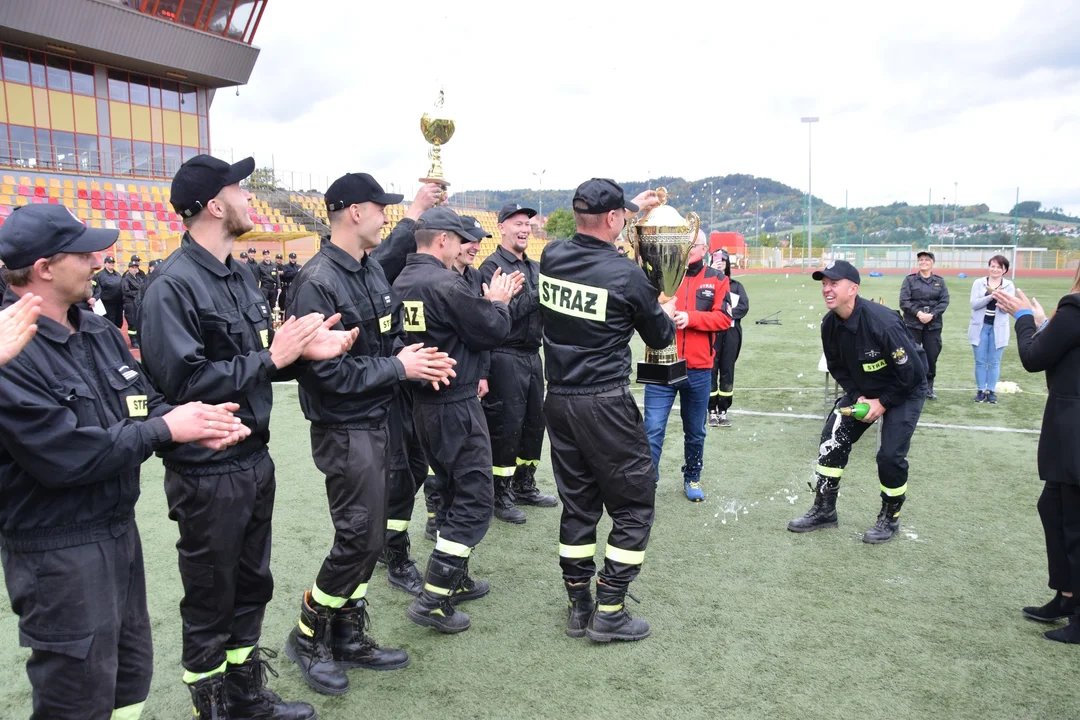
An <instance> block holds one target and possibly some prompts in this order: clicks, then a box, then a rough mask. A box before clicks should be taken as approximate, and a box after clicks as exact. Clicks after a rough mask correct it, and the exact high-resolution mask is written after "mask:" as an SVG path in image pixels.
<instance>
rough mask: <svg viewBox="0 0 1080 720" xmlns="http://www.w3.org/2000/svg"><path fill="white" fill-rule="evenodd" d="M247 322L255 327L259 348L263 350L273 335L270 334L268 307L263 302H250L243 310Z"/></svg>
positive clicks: (268, 345)
mask: <svg viewBox="0 0 1080 720" xmlns="http://www.w3.org/2000/svg"><path fill="white" fill-rule="evenodd" d="M244 314H245V316H246V317H247V320H248V323H250V325H251V326H252V327H253V328H255V334H256V335H257V336H258V338H259V346H258V347H259V349H260V350H265V349H266V348H268V347H270V341H271V340H273V336H272V335H271V334H270V332H271V327H270V307H269V306H268V305H267V304H266V303H265V302H257V303H252V304H251V305H248V306H247V309H246V310H245V311H244Z"/></svg>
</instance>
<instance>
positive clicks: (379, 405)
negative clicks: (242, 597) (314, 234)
mask: <svg viewBox="0 0 1080 720" xmlns="http://www.w3.org/2000/svg"><path fill="white" fill-rule="evenodd" d="M401 199H402V196H401V195H393V194H389V193H386V192H384V191H383V189H382V187H381V186H380V185H379V184H378V183H377V182H376V181H375V179H374V178H372V177H371V176H370V175H368V174H366V173H350V174H348V175H345V176H343V177H341V178H339V179H337V180H335V181H334V183H333V184H332V185H330V187H329V188H328V189H327V191H326V208H327V214H328V215H329V220H330V236H329V237H328V238H327V239H326V240H324V241H323V243H322V246H321V247H320V248H319V252H318V253H316V255H315V257H314V258H312V260H311V261H310V262H309V263H308V264H307V265H306V266H305V268H304V270H303V271H301V272H300V274H299V275H298V276H297V278H296V281H295V284H294V293H293V296H292V300H291V302H290V304H289V312H290V314H292V315H301V316H302V315H306V314H308V313H313V312H317V313H322V314H324V315H333V314H335V313H340V314H341V322H340V326H341V327H343V328H344V329H345V330H348V331H350V332H356V333H358V338H357V341H356V342H355V343H354V344H353V346H352V349H351V350H350V352H349V353H348V354H346V355H342V356H341V357H338V358H334V359H332V360H326V361H322V362H315V363H312V364H311V367H310V368H309V369H308V371H307V372H306V373H305V374H304V375H302V376H301V377H300V407H301V409H302V410H303V412H304V416H305V417H306V418H307V419H308V420H309V421H310V422H311V454H312V458H313V459H314V461H315V465H316V467H318V468H319V469H320V470H321V471H322V472H323V473H324V474H325V475H326V492H327V498H328V500H329V503H330V515H331V518H332V520H333V524H334V528H335V536H334V544H333V547H332V548H331V550H330V554H329V555H328V556H327V557H326V559H325V561H324V562H323V564H322V568H321V569H320V571H319V574H318V577H317V578H316V580H315V584H314V586H313V587H312V589H311V590H310V591H309V592H306V593H305V594H304V598H303V600H302V603H301V613H300V622H299V624H298V625H297V626H296V627H294V628H293V629H292V632H291V633H290V634H289V638H288V640H287V642H286V647H285V652H286V654H287V655H288V656H289V658H290V659H291V660H293V661H295V662H296V663H297V665H298V666H299V667H300V671H301V673H302V674H303V676H304V679H305V680H306V681H307V683H308V684H309V685H311V686H312V687H313V688H315V689H316V690H318V691H319V692H323V693H327V694H330V695H340V694H343V693H345V692H346V691H347V690H348V689H349V681H348V678H347V677H346V675H345V672H344V669H345V668H352V667H362V668H370V669H375V670H395V669H398V668H403V667H405V666H407V665H408V664H409V656H408V655H407V654H406V653H405V652H404V651H402V650H392V649H386V650H384V649H380V648H379V647H378V645H376V644H375V643H374V642H373V641H372V640H371V639H370V638H369V637H367V636H366V633H365V629H366V627H367V626H368V613H367V606H368V603H367V600H366V596H367V588H368V580H369V579H370V578H371V572H372V570H373V569H374V568H375V562H376V559H377V558H378V557H379V552H380V551H381V549H382V546H383V538H384V535H385V533H386V516H387V477H388V469H387V449H388V447H389V442H390V441H389V432H390V423H389V421H390V415H391V406H392V404H393V402H394V400H395V396H396V394H397V391H398V386H399V385H400V384H401V383H402V382H404V381H406V380H423V381H430V382H435V383H439V382H441V381H444V380H446V379H447V378H448V373H449V371H450V369H451V364H450V363H449V362H448V359H447V358H446V355H445V354H443V353H439V352H438V350H437V349H435V348H424V347H422V346H421V345H419V344H416V345H412V346H409V347H404V343H403V341H402V340H403V336H404V333H403V331H402V328H401V303H400V302H399V301H396V300H395V299H394V297H393V293H392V291H391V289H390V285H389V283H387V281H386V276H385V275H384V274H383V271H382V268H381V267H380V266H379V263H378V261H377V260H374V259H372V258H371V257H370V256H369V254H368V253H369V251H370V250H371V249H373V248H374V247H375V246H377V245H378V244H379V241H380V239H381V238H380V232H381V230H382V229H383V227H384V226H385V225H386V224H387V222H388V220H387V218H386V213H385V211H384V209H385V207H386V206H387V205H393V204H396V203H399V202H401ZM413 494H414V495H415V491H414V493H413ZM406 537H407V536H406ZM407 554H408V550H407V549H406V557H407ZM414 572H415V568H414Z"/></svg>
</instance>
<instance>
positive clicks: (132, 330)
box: [120, 255, 146, 349]
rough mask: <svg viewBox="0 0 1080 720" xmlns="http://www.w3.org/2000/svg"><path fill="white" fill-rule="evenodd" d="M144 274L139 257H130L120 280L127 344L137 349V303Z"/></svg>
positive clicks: (144, 277) (140, 294)
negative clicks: (126, 269)
mask: <svg viewBox="0 0 1080 720" xmlns="http://www.w3.org/2000/svg"><path fill="white" fill-rule="evenodd" d="M145 281H146V274H145V273H143V271H142V270H140V269H139V256H138V255H132V256H131V261H130V262H128V271H127V272H126V273H124V277H123V278H121V280H120V292H121V294H122V295H123V298H124V320H126V321H127V334H128V342H129V343H130V344H131V347H132V348H134V349H138V347H139V302H140V301H141V298H142V286H143V283H144V282H145Z"/></svg>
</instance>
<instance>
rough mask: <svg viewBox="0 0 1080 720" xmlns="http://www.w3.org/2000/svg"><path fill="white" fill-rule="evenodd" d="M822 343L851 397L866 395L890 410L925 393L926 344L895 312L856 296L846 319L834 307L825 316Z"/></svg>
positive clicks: (831, 370) (828, 361) (830, 366)
mask: <svg viewBox="0 0 1080 720" xmlns="http://www.w3.org/2000/svg"><path fill="white" fill-rule="evenodd" d="M821 345H822V348H823V349H824V350H825V360H826V362H827V363H828V365H829V372H830V373H831V374H832V376H833V377H834V378H836V382H838V383H840V387H842V388H844V393H845V399H846V400H847V401H851V402H854V401H855V400H856V399H857V398H858V397H859V396H865V397H867V398H873V399H876V400H877V401H878V402H880V403H881V404H882V405H883V406H884V407H885V409H886V410H888V409H889V408H892V407H896V406H897V405H899V404H900V403H902V402H904V401H905V400H907V399H908V398H909V397H911V396H915V395H918V394H920V393H923V392H924V386H925V383H926V366H925V364H924V361H923V359H922V348H920V347H919V346H918V345H916V344H915V341H914V340H912V339H911V333H909V332H908V331H907V328H906V327H904V324H903V322H901V320H900V317H899V316H898V315H897V314H896V311H895V310H890V309H889V308H887V307H885V306H884V305H881V304H879V303H875V302H871V301H868V300H863V299H862V298H861V297H858V296H856V298H855V309H854V310H852V312H851V316H850V317H848V319H847V320H841V319H840V317H839V316H838V315H836V313H833V312H831V311H830V312H829V313H828V314H827V315H826V316H825V317H824V319H822V321H821Z"/></svg>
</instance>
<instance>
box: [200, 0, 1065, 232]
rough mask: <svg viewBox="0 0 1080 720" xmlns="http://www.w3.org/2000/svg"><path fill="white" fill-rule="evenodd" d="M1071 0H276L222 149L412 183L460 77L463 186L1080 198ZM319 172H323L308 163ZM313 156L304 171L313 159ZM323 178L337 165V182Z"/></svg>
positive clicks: (217, 137) (877, 199) (937, 198)
mask: <svg viewBox="0 0 1080 720" xmlns="http://www.w3.org/2000/svg"><path fill="white" fill-rule="evenodd" d="M1078 24H1080V5H1078V4H1075V3H1069V2H1064V1H1063V0H1031V1H1030V2H1027V3H1024V2H1021V1H1020V0H1003V1H1002V2H998V3H995V4H994V5H993V6H992V7H991V6H987V5H986V4H985V3H978V2H973V1H968V0H964V1H963V2H951V3H941V2H932V1H931V0H912V1H911V2H908V3H905V4H904V5H902V6H896V5H894V4H873V3H865V2H855V1H854V0H841V1H839V2H832V3H824V4H823V3H817V4H812V3H805V2H801V1H798V2H794V1H793V2H761V3H756V4H738V5H737V4H733V3H697V2H695V3H689V2H680V1H678V0H675V1H673V2H668V3H656V2H640V1H638V0H633V1H629V2H622V3H617V4H615V3H588V2H581V0H578V1H577V2H568V1H567V0H553V1H552V2H548V3H544V4H540V3H501V2H498V3H497V2H475V1H473V2H468V1H465V2H459V3H456V4H453V5H449V4H447V3H445V2H434V1H432V0H416V1H415V2H412V3H409V4H408V5H404V4H400V5H386V4H382V5H379V4H375V3H357V2H353V1H352V0H318V1H317V2H312V3H308V2H300V1H299V0H288V1H285V0H282V1H280V2H275V3H271V4H270V5H269V6H268V8H267V11H266V14H265V15H264V17H263V21H262V24H261V25H260V27H259V32H258V36H257V38H256V40H257V44H258V45H260V47H261V48H262V54H261V56H260V58H259V62H258V63H257V64H256V67H255V71H254V73H253V75H252V78H251V83H250V84H249V85H248V86H247V87H244V88H241V90H240V95H239V97H236V96H235V94H234V93H233V92H232V91H231V90H224V91H221V92H219V93H218V95H217V98H216V99H215V101H214V105H213V107H212V110H211V133H212V137H213V144H214V148H215V149H220V148H228V149H231V150H232V152H233V153H234V156H239V155H242V154H247V153H254V154H255V155H256V159H257V160H258V161H259V163H260V165H263V164H265V165H269V164H270V161H271V156H272V157H273V162H274V164H275V166H276V167H278V168H287V169H290V170H295V171H297V173H298V175H299V172H300V171H302V172H303V174H304V175H305V179H304V180H302V181H299V180H298V181H297V183H296V184H297V186H298V187H307V186H308V185H309V184H312V185H315V186H318V187H321V186H324V185H325V183H326V179H327V178H329V179H331V180H332V179H333V178H334V177H336V176H338V175H340V174H341V173H343V172H346V171H358V170H363V171H368V172H371V173H372V174H374V175H375V177H376V178H378V179H379V180H380V181H381V182H383V184H384V185H385V184H389V183H394V184H396V185H397V186H398V187H400V188H402V191H403V192H407V193H409V192H412V191H413V190H414V189H415V188H416V187H417V185H418V183H417V178H419V177H420V176H421V175H423V174H424V173H425V172H426V170H427V158H426V149H427V146H426V143H425V142H424V140H423V139H422V137H421V136H420V131H419V117H420V115H421V113H423V112H424V111H425V110H427V109H428V108H429V106H430V104H431V102H432V100H433V99H434V97H435V94H436V92H437V89H438V87H439V85H440V84H442V85H445V88H446V92H447V98H448V103H447V109H448V111H449V114H450V115H451V116H452V117H453V118H454V120H455V121H456V124H457V133H456V135H455V136H454V138H453V140H452V141H451V142H450V143H448V144H447V146H446V147H445V149H444V150H443V164H444V166H445V169H446V173H447V177H448V178H449V179H450V180H451V182H452V183H453V189H454V190H472V189H493V188H527V187H528V188H531V187H535V185H536V179H535V177H534V176H533V173H536V172H539V171H540V170H545V169H546V170H547V173H546V174H545V175H544V186H545V187H559V188H570V187H574V186H575V185H577V184H578V183H580V182H581V181H582V180H584V179H587V178H588V177H591V176H608V177H615V178H619V179H624V180H628V179H637V180H644V179H645V178H646V177H647V176H648V175H649V174H651V175H652V176H654V177H655V176H659V175H678V176H682V177H685V178H687V179H695V178H699V177H704V176H707V175H723V174H728V173H750V174H754V175H759V176H767V177H771V178H773V179H776V180H779V181H781V182H785V183H787V184H789V185H793V186H795V187H798V188H802V189H805V188H806V184H807V132H806V126H805V125H803V124H801V123H800V122H799V118H800V117H801V116H803V115H817V116H819V117H820V118H821V122H820V123H818V124H817V125H815V126H814V129H813V133H814V135H813V148H814V160H813V167H814V192H815V194H816V195H818V196H820V197H823V198H824V199H825V200H826V201H827V202H829V203H831V204H834V205H842V204H843V202H844V192H845V190H847V191H849V192H850V202H851V204H852V205H853V206H865V205H872V204H881V203H888V202H893V201H896V200H903V201H907V202H910V203H922V202H925V199H926V197H927V190H928V189H930V188H932V189H933V190H932V191H933V199H934V202H935V203H938V202H941V198H942V197H943V196H944V197H946V198H947V200H948V202H951V201H952V197H953V183H954V181H955V182H958V183H959V200H960V202H961V203H964V202H968V203H970V202H987V203H989V204H990V205H991V207H993V208H994V209H997V210H1007V209H1008V208H1010V207H1011V206H1012V203H1013V201H1014V199H1015V188H1016V187H1017V186H1020V188H1021V199H1039V200H1042V201H1043V202H1044V203H1045V204H1049V205H1060V206H1062V207H1065V208H1066V209H1067V210H1070V211H1071V212H1073V213H1080V180H1077V178H1076V174H1075V172H1074V171H1073V165H1075V158H1076V157H1077V156H1078V151H1080V133H1077V129H1078V128H1080V92H1078V90H1080V50H1078V49H1077V47H1080V46H1076V45H1075V44H1074V43H1073V41H1072V39H1071V38H1070V37H1069V35H1068V33H1069V29H1070V28H1075V27H1077V26H1078ZM308 174H310V175H311V177H312V180H311V182H309V181H308V180H307V179H306V176H307V175H308ZM298 175H297V176H294V177H298ZM315 178H319V179H318V180H316V179H315Z"/></svg>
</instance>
